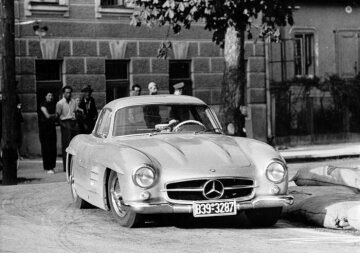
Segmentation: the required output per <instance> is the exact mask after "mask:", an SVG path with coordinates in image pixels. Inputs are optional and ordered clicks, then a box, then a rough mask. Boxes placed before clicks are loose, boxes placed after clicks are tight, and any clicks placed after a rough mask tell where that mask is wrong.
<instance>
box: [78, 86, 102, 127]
mask: <svg viewBox="0 0 360 253" xmlns="http://www.w3.org/2000/svg"><path fill="white" fill-rule="evenodd" d="M81 92H83V97H82V98H81V100H80V103H79V108H80V109H81V110H82V111H83V119H82V124H83V132H82V133H84V134H90V133H91V132H92V130H93V129H94V126H95V123H96V119H97V116H98V112H97V109H96V104H95V99H94V98H93V97H92V96H91V94H92V92H93V89H92V88H91V86H90V85H87V86H85V87H83V88H82V90H81Z"/></svg>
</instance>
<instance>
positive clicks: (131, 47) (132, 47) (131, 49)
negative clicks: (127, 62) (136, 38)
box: [125, 42, 138, 59]
mask: <svg viewBox="0 0 360 253" xmlns="http://www.w3.org/2000/svg"><path fill="white" fill-rule="evenodd" d="M136 56H138V50H137V43H136V42H128V43H127V45H126V52H125V58H126V59H129V58H131V57H136Z"/></svg>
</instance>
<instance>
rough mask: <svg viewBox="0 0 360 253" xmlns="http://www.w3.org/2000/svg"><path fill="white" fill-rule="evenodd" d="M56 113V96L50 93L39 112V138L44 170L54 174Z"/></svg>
mask: <svg viewBox="0 0 360 253" xmlns="http://www.w3.org/2000/svg"><path fill="white" fill-rule="evenodd" d="M55 121H56V111H55V102H54V95H53V94H52V93H51V92H48V93H47V94H46V96H45V100H44V101H43V102H42V103H41V104H40V110H39V137H40V144H41V155H42V160H43V167H44V170H45V171H46V172H47V173H48V174H54V172H55V171H54V169H55V167H56V155H57V148H56V125H55Z"/></svg>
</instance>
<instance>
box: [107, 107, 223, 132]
mask: <svg viewBox="0 0 360 253" xmlns="http://www.w3.org/2000/svg"><path fill="white" fill-rule="evenodd" d="M218 127H219V126H218V125H217V124H216V122H215V119H214V118H213V116H212V113H211V111H210V109H209V108H208V107H207V106H205V105H191V104H186V105H184V104H161V105H156V104H154V105H139V106H132V107H126V108H122V109H119V110H118V111H117V112H116V114H115V121H114V130H113V135H114V136H121V135H129V134H142V133H150V132H154V130H157V131H166V132H180V131H181V132H189V131H192V132H194V131H216V132H221V130H220V129H218Z"/></svg>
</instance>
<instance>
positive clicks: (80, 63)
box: [64, 58, 85, 74]
mask: <svg viewBox="0 0 360 253" xmlns="http://www.w3.org/2000/svg"><path fill="white" fill-rule="evenodd" d="M64 64H65V73H66V74H84V73H85V58H65V59H64Z"/></svg>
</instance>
